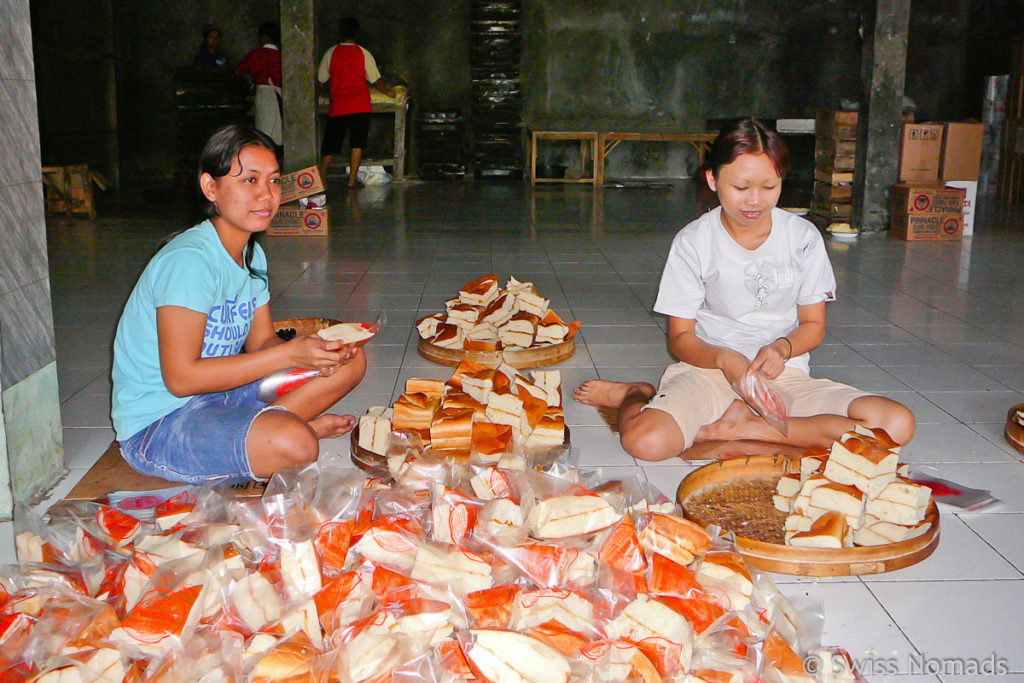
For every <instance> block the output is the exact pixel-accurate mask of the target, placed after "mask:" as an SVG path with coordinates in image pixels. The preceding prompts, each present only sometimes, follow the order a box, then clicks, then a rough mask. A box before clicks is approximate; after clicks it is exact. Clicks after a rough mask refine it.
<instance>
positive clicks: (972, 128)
mask: <svg viewBox="0 0 1024 683" xmlns="http://www.w3.org/2000/svg"><path fill="white" fill-rule="evenodd" d="M984 138H985V126H984V125H983V124H981V123H977V122H964V123H952V122H951V123H946V124H945V129H944V130H943V132H942V160H941V163H940V165H939V178H940V179H941V180H942V181H943V182H944V183H946V185H947V186H948V187H959V188H962V189H963V190H964V191H965V192H966V194H965V196H964V234H965V235H973V234H974V210H975V206H974V205H975V203H976V201H977V198H978V176H979V174H980V173H981V147H982V143H983V141H984Z"/></svg>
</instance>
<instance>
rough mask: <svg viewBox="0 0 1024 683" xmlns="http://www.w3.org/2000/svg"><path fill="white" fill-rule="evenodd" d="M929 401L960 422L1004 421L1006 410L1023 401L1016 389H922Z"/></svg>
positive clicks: (1023, 398) (1023, 395)
mask: <svg viewBox="0 0 1024 683" xmlns="http://www.w3.org/2000/svg"><path fill="white" fill-rule="evenodd" d="M922 393H923V394H924V396H925V398H927V399H928V400H929V401H931V402H932V403H934V404H935V405H937V406H938V407H940V408H942V409H943V410H944V411H946V412H947V413H949V414H950V415H952V416H953V417H955V418H956V419H958V420H961V421H962V422H997V423H999V424H1005V423H1006V412H1007V411H1008V410H1009V409H1010V408H1011V407H1012V406H1015V405H1017V404H1018V403H1020V402H1021V401H1024V394H1020V393H1018V392H1016V391H924V392H922Z"/></svg>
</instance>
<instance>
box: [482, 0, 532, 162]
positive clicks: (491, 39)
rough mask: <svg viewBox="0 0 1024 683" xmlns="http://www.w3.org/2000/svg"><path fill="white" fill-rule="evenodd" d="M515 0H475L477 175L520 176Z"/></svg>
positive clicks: (517, 4)
mask: <svg viewBox="0 0 1024 683" xmlns="http://www.w3.org/2000/svg"><path fill="white" fill-rule="evenodd" d="M520 11H521V8H520V0H474V2H473V30H472V34H471V43H470V44H471V51H472V55H471V59H470V65H471V68H472V78H473V104H472V120H473V144H472V149H473V167H474V173H475V175H476V177H478V178H488V177H521V176H522V175H523V165H524V164H523V140H522V129H521V127H520V118H521V114H522V103H523V88H522V81H521V80H520V78H519V55H520V52H521V51H522V31H521V28H520V21H519V17H520Z"/></svg>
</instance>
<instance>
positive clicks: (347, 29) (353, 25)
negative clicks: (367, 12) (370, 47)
mask: <svg viewBox="0 0 1024 683" xmlns="http://www.w3.org/2000/svg"><path fill="white" fill-rule="evenodd" d="M338 33H339V34H340V36H341V39H342V40H355V39H356V38H358V37H359V20H358V19H356V18H355V17H342V19H341V21H339V22H338Z"/></svg>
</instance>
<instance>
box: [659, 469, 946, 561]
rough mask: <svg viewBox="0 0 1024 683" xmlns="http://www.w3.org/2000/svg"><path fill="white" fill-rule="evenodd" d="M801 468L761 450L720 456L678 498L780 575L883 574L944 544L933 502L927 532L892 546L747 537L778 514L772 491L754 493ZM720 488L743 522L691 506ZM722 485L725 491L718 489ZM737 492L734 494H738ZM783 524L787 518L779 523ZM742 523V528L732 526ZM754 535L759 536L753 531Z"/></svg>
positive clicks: (691, 515)
mask: <svg viewBox="0 0 1024 683" xmlns="http://www.w3.org/2000/svg"><path fill="white" fill-rule="evenodd" d="M799 471H800V459H799V458H792V457H787V456H784V455H756V456H746V457H741V458H733V459H730V460H720V461H718V462H713V463H711V464H709V465H705V466H704V467H701V468H699V469H697V470H694V471H693V472H691V473H690V474H688V475H687V476H686V477H685V478H684V479H683V481H682V482H681V483H680V484H679V489H678V491H677V493H676V498H677V500H678V501H679V504H680V505H681V506H682V508H683V514H684V515H685V516H686V517H687V518H688V519H691V520H693V521H694V522H697V523H698V524H702V525H704V526H707V525H709V524H718V525H720V526H722V527H723V529H724V530H726V531H730V530H732V531H735V532H736V546H737V548H738V550H739V552H740V555H742V556H743V559H744V560H746V561H747V562H748V563H750V564H751V565H752V566H754V567H757V568H758V569H764V570H767V571H771V572H778V573H780V574H796V575H800V576H849V575H853V574H881V573H883V572H891V571H894V570H896V569H902V568H904V567H909V566H910V565H913V564H917V563H918V562H920V561H921V560H923V559H925V558H926V557H928V556H929V555H931V554H932V553H933V552H934V551H935V548H937V547H938V545H939V511H938V509H937V508H936V507H935V502H934V501H932V502H931V504H930V505H929V506H928V513H927V514H926V516H925V520H926V521H928V522H930V523H931V527H930V528H929V529H928V531H927V532H926V533H925V534H923V535H921V536H918V537H917V538H912V539H910V540H907V541H902V542H900V543H890V544H888V545H881V546H871V547H855V548H840V549H829V548H794V547H792V546H787V545H783V544H781V543H769V542H765V541H762V540H756V539H754V538H749V537H747V536H743V535H742V534H743V533H744V532H745V531H746V530H747V529H750V530H751V531H755V530H758V529H761V530H763V526H767V525H770V522H771V520H772V519H773V518H776V517H777V516H778V515H780V514H781V513H779V512H778V511H776V510H775V507H774V506H773V505H772V501H771V495H770V493H769V494H768V495H767V496H764V495H763V493H762V494H760V495H755V496H753V497H754V498H756V500H751V496H750V493H751V491H754V492H755V494H757V492H758V491H761V490H763V489H764V488H766V486H767V485H768V482H772V483H774V482H776V481H778V479H779V477H781V476H782V475H783V474H787V473H789V472H799ZM709 487H716V494H721V496H720V497H721V498H722V499H725V500H728V499H729V498H730V496H733V497H734V498H735V506H736V507H738V508H742V509H743V512H744V519H743V520H742V521H740V522H736V521H735V520H725V519H722V518H721V517H718V518H714V516H713V515H710V514H708V511H707V509H696V508H695V506H694V505H692V504H691V505H690V506H688V505H687V501H688V499H691V498H692V497H693V496H695V495H697V494H700V493H702V492H704V491H705V490H706V489H708V488H709ZM719 489H720V490H719ZM733 494H735V495H733ZM778 523H779V524H781V523H782V522H781V521H780V522H778ZM733 527H739V528H733ZM751 535H754V534H753V533H752V534H751Z"/></svg>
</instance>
